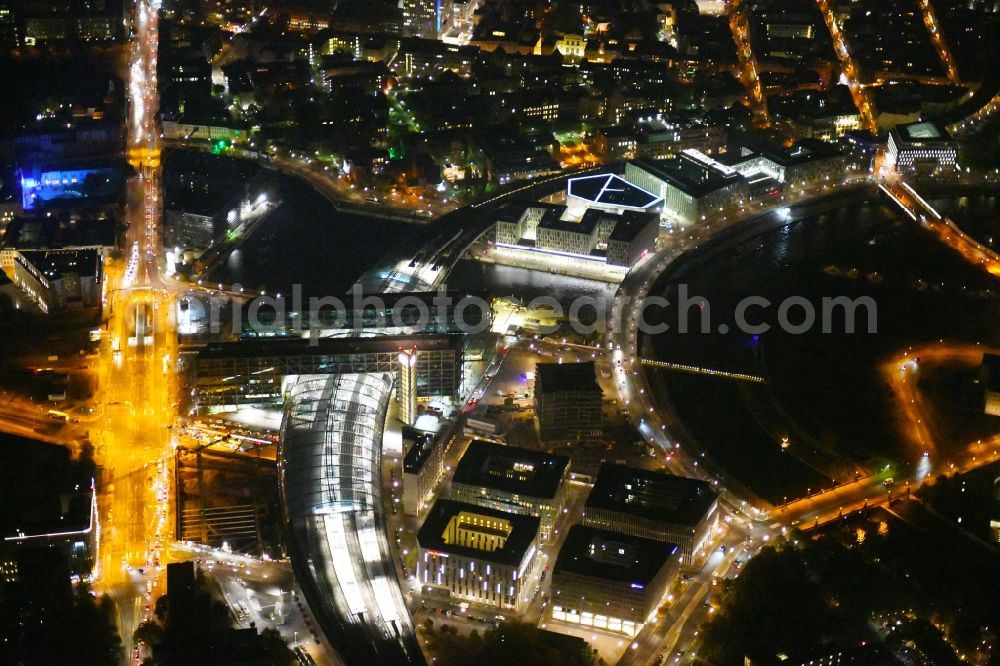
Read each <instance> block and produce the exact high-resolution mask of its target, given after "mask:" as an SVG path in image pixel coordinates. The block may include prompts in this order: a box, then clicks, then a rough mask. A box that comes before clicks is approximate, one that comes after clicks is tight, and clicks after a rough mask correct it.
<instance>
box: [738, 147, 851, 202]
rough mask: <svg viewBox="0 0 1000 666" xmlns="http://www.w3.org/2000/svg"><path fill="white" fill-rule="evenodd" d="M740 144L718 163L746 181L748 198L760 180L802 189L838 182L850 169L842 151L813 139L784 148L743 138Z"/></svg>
mask: <svg viewBox="0 0 1000 666" xmlns="http://www.w3.org/2000/svg"><path fill="white" fill-rule="evenodd" d="M739 143H740V145H739V148H738V149H736V150H731V151H730V152H729V153H727V154H726V155H725V156H724V157H720V158H719V159H720V161H723V162H725V163H726V164H727V165H728V166H730V167H732V168H733V169H736V171H738V172H739V173H740V174H741V175H742V176H744V177H745V178H746V179H747V181H748V183H749V185H750V188H751V195H753V194H754V192H753V189H754V183H755V182H756V181H757V180H758V179H759V178H761V177H766V178H769V179H771V180H772V181H773V182H776V183H779V184H786V183H787V184H788V185H789V186H791V185H796V186H801V185H805V184H808V183H814V182H821V181H830V182H836V181H839V180H841V179H842V178H843V177H844V174H845V173H846V172H847V171H848V169H849V167H850V164H849V161H848V158H847V155H846V154H844V152H843V151H841V150H839V149H838V148H836V147H835V146H832V145H831V144H829V143H826V142H825V141H818V140H816V139H803V140H801V141H798V142H797V143H795V144H793V145H792V146H791V147H787V148H786V147H785V146H783V145H780V144H777V143H774V142H772V141H770V140H768V139H764V138H763V137H759V136H756V135H752V136H746V137H744V138H743V139H742V141H740V142H739Z"/></svg>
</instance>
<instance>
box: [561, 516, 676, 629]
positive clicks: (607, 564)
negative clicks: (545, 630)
mask: <svg viewBox="0 0 1000 666" xmlns="http://www.w3.org/2000/svg"><path fill="white" fill-rule="evenodd" d="M678 550H679V547H678V546H677V544H672V543H664V542H662V541H657V540H654V539H645V538H642V537H637V536H629V535H625V534H621V533H619V532H612V531H609V530H602V529H597V528H595V527H587V526H585V525H574V526H573V527H571V528H570V529H569V533H568V534H567V535H566V540H565V541H564V542H563V545H562V548H560V550H559V556H558V558H557V559H556V564H555V567H553V569H552V589H551V591H550V598H551V600H552V619H553V620H556V621H561V622H566V623H568V624H579V625H583V626H585V627H596V628H598V629H604V630H607V631H616V632H621V633H623V634H626V635H628V636H634V635H635V634H636V633H638V631H639V629H640V628H641V627H642V625H643V624H644V623H645V622H646V620H647V619H648V618H649V616H650V615H651V614H653V613H655V612H656V609H657V607H658V606H659V604H660V602H661V600H662V599H663V597H664V595H665V594H666V591H667V588H668V587H669V586H670V583H671V581H672V580H673V579H674V577H675V576H676V575H677V572H678V571H679V569H680V556H679V553H678Z"/></svg>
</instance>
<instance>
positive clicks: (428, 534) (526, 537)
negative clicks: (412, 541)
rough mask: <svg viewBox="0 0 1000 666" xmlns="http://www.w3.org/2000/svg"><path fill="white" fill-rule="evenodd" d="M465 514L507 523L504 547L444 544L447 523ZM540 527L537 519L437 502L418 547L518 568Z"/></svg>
mask: <svg viewBox="0 0 1000 666" xmlns="http://www.w3.org/2000/svg"><path fill="white" fill-rule="evenodd" d="M463 512H465V513H469V514H473V515H478V516H484V517H487V518H499V519H501V520H505V521H507V522H508V523H509V524H510V528H511V530H510V534H508V535H507V540H506V543H504V545H503V547H502V548H497V549H496V550H492V551H487V550H479V549H478V548H469V547H468V546H461V545H458V544H449V543H445V537H444V532H445V529H446V528H447V527H448V523H449V522H450V521H451V519H452V518H455V517H457V516H458V515H459V514H460V513H463ZM539 524H540V521H539V519H538V518H535V517H534V516H524V515H521V514H516V513H505V512H503V511H497V510H495V509H487V508H485V507H481V506H476V505H475V504H466V503H465V502H455V501H453V500H445V499H440V500H437V501H436V502H434V506H432V507H431V510H430V511H429V512H428V513H427V517H426V518H425V519H424V524H423V525H421V526H420V530H419V531H418V532H417V543H419V544H420V547H421V548H423V549H425V550H436V551H439V552H442V553H450V554H453V555H462V556H464V557H473V558H476V559H479V560H486V561H490V562H495V563H496V564H506V565H510V566H517V565H518V564H520V563H521V560H522V559H523V558H524V554H525V553H526V552H527V551H528V548H530V547H531V544H532V543H533V542H534V541H535V536H536V535H537V534H538V526H539Z"/></svg>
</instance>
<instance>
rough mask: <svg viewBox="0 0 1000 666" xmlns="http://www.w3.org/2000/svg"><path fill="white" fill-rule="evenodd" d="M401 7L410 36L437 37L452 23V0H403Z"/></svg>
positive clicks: (405, 29) (407, 33) (404, 29)
mask: <svg viewBox="0 0 1000 666" xmlns="http://www.w3.org/2000/svg"><path fill="white" fill-rule="evenodd" d="M400 7H401V8H402V10H403V32H404V34H406V35H408V36H413V37H424V38H427V39H437V38H438V37H439V36H440V35H441V34H442V33H443V32H444V31H445V30H447V28H448V27H449V24H450V23H451V11H452V3H451V0H402V2H400Z"/></svg>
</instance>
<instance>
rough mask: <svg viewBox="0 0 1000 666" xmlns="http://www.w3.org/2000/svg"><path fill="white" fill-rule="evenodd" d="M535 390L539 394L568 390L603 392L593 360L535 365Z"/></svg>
mask: <svg viewBox="0 0 1000 666" xmlns="http://www.w3.org/2000/svg"><path fill="white" fill-rule="evenodd" d="M535 391H536V392H538V393H539V394H545V393H562V392H567V391H594V392H596V393H600V392H601V387H600V386H599V385H598V383H597V372H596V370H595V369H594V363H593V361H587V362H586V363H539V364H537V365H536V366H535Z"/></svg>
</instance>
